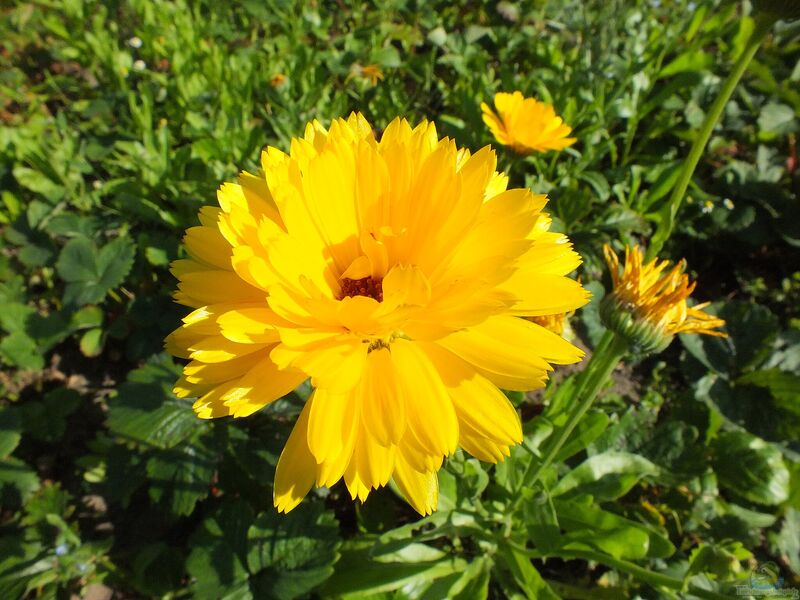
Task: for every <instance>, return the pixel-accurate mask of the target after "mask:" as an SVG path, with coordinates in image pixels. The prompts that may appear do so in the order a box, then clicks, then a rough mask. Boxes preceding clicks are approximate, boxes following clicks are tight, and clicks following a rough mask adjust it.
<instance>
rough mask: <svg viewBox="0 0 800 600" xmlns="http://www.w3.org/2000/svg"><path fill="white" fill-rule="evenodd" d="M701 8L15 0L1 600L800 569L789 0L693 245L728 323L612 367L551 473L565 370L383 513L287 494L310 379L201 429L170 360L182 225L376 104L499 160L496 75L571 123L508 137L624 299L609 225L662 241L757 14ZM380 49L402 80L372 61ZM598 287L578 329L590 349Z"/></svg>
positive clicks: (689, 207)
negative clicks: (93, 589) (471, 452)
mask: <svg viewBox="0 0 800 600" xmlns="http://www.w3.org/2000/svg"><path fill="white" fill-rule="evenodd" d="M690 5H692V7H690ZM694 5H695V3H690V2H684V1H683V0H663V1H662V2H649V1H644V0H638V1H634V2H623V1H622V0H614V1H612V2H600V1H597V0H591V1H588V2H578V1H577V0H570V1H567V2H552V1H551V2H548V1H535V2H534V1H532V0H531V1H528V2H517V3H514V2H505V1H504V2H499V3H489V2H487V3H475V2H466V1H465V0H459V1H456V2H432V3H420V2H409V1H407V0H392V1H390V2H381V3H358V2H355V3H340V4H333V3H306V2H291V1H283V0H281V1H267V2H252V1H247V0H245V1H242V2H237V3H223V2H211V1H208V0H200V1H197V2H191V3H190V2H186V1H185V0H178V1H175V2H173V1H167V0H129V1H127V2H115V1H108V2H101V1H99V0H85V1H78V0H63V1H49V0H48V1H47V2H39V3H28V2H18V3H16V4H14V5H13V6H11V7H8V8H4V9H3V10H2V11H1V12H0V32H1V33H2V35H0V190H2V191H0V200H1V202H0V233H2V237H0V249H1V250H2V251H1V252H0V361H2V364H3V372H2V374H0V375H1V376H2V377H1V378H0V385H1V386H2V388H3V392H4V394H3V396H4V400H2V401H0V505H2V511H0V597H2V598H16V597H46V598H62V597H69V594H71V593H74V594H78V595H81V594H84V593H86V590H87V589H88V588H89V586H91V585H96V584H104V585H106V586H109V587H110V588H112V589H114V590H118V591H119V593H120V594H123V595H126V597H127V596H131V597H178V596H187V595H189V596H192V597H197V598H296V597H305V596H308V595H321V596H323V597H327V596H334V597H344V598H362V597H372V598H387V599H388V598H397V599H399V598H443V597H452V598H465V599H466V598H482V597H508V598H557V597H565V598H586V597H593V598H594V597H597V598H605V597H614V598H618V597H636V596H639V597H647V598H656V597H658V598H670V597H677V596H679V595H684V596H686V595H688V596H689V597H691V596H699V597H720V596H719V595H720V594H721V595H725V594H727V595H729V596H730V595H733V594H734V593H735V592H734V591H733V590H732V586H735V585H737V583H738V584H741V583H743V582H744V583H747V581H748V580H747V577H748V576H749V575H750V573H751V571H752V570H753V569H754V568H755V567H756V565H757V564H759V563H765V562H767V561H771V562H775V563H776V564H777V565H779V570H780V571H781V573H782V574H783V575H782V576H783V577H784V578H785V580H786V582H787V585H790V584H794V586H795V587H800V583H798V582H799V581H800V579H798V578H800V545H799V544H798V540H800V483H799V482H800V454H798V453H799V452H800V446H798V441H797V440H800V408H799V407H800V403H799V402H798V400H799V399H800V313H798V306H800V302H798V300H800V275H798V266H797V265H798V264H800V262H798V258H800V203H798V191H800V175H798V164H797V142H796V136H797V133H798V120H797V114H798V111H800V94H798V92H797V90H796V88H797V81H798V80H800V37H799V36H800V33H799V30H798V27H797V25H796V22H795V24H794V25H792V24H786V23H782V24H779V25H778V27H777V28H776V29H775V31H774V34H773V35H772V36H771V37H770V38H768V41H767V43H766V45H765V46H764V47H763V48H762V50H761V51H760V52H759V54H758V55H757V56H756V59H755V61H754V62H753V63H752V65H751V67H750V70H749V72H748V73H747V74H746V75H745V77H744V80H743V82H742V84H741V85H740V87H739V88H738V89H737V91H736V93H735V94H734V97H733V98H732V100H731V102H730V103H729V104H728V106H727V108H726V110H725V113H724V115H723V118H722V121H721V122H720V124H719V126H718V127H717V128H716V129H715V131H714V136H713V138H712V141H711V144H710V146H709V149H708V150H707V152H706V155H705V157H704V159H703V161H702V162H701V165H700V168H699V170H698V171H697V173H696V176H695V178H694V180H693V182H692V184H691V186H690V189H689V197H688V199H687V203H686V204H685V205H684V206H683V208H682V210H681V213H680V215H679V219H678V223H677V229H676V231H675V233H674V234H673V236H672V238H671V239H670V241H669V242H668V244H667V246H666V253H667V254H668V255H670V256H671V257H673V258H676V259H677V258H680V257H686V258H687V259H688V262H689V265H690V266H691V267H692V268H693V269H695V270H696V271H697V272H698V274H699V277H698V279H699V280H700V282H701V283H700V288H699V289H698V291H697V294H698V295H699V297H701V298H702V299H709V300H717V301H718V302H717V303H715V304H714V305H713V307H714V308H715V310H716V311H717V313H718V314H719V315H720V316H722V317H723V318H724V319H725V320H726V321H727V323H728V326H727V328H728V329H727V330H728V332H729V334H730V337H729V338H727V339H720V338H706V337H699V336H694V337H693V336H681V339H680V341H675V342H674V343H673V345H672V346H671V347H670V348H669V349H668V351H667V352H666V353H664V354H662V355H660V356H658V357H655V358H650V359H646V360H642V361H639V362H638V363H635V364H632V365H625V367H624V369H621V370H618V372H617V374H616V375H615V383H614V385H613V386H612V387H611V388H610V389H608V390H606V391H605V393H604V395H603V397H602V399H601V403H600V404H599V405H597V406H596V407H595V408H594V409H593V410H591V411H590V412H588V413H587V414H586V416H585V417H584V418H583V419H582V420H581V422H580V423H579V424H578V427H577V428H576V429H575V431H574V432H573V433H572V435H571V436H570V438H569V440H568V441H567V443H566V444H565V445H564V446H563V447H562V448H561V450H560V451H559V453H558V454H557V457H556V459H557V460H556V461H555V463H554V464H552V465H549V466H548V467H547V468H545V469H544V470H543V473H542V477H541V478H540V479H539V481H538V483H537V484H536V486H534V487H533V488H524V487H523V486H522V485H521V482H522V480H523V477H524V474H525V472H526V471H528V470H529V469H536V468H538V467H539V466H540V465H541V459H542V456H544V455H545V454H546V452H547V450H548V448H549V447H550V445H551V444H553V443H554V440H555V436H556V434H557V433H558V431H560V428H562V427H564V420H565V407H566V406H568V405H569V402H570V400H571V395H570V394H571V390H572V386H573V385H574V379H573V378H572V377H568V378H566V379H564V378H563V377H561V378H560V381H558V383H557V385H555V386H550V387H549V388H548V389H547V390H546V392H545V393H544V394H543V395H542V394H538V395H530V396H529V397H521V396H518V395H517V396H515V395H513V394H510V395H511V397H512V399H513V400H514V401H515V403H517V404H518V405H519V408H520V411H521V414H522V415H523V420H524V427H525V434H526V437H525V442H524V444H523V446H521V447H518V448H516V449H514V451H513V453H512V456H511V458H510V459H508V460H506V461H505V462H503V463H501V464H499V465H497V466H496V467H494V466H491V465H488V464H485V463H480V462H478V461H477V460H475V459H472V458H469V457H468V456H466V455H463V454H462V453H460V452H459V453H458V454H456V455H455V456H454V457H452V458H451V459H449V460H448V461H447V465H446V468H445V469H444V470H443V471H442V472H441V477H440V482H441V499H440V510H439V512H437V513H435V514H433V515H432V516H430V517H427V518H424V519H419V518H418V517H417V516H416V515H414V514H411V512H410V511H409V509H408V508H406V507H405V505H404V504H403V503H402V502H400V501H398V499H397V497H396V494H395V492H394V491H393V490H384V491H382V492H379V493H376V494H374V495H372V496H370V499H369V500H368V501H367V502H366V503H365V504H364V505H360V504H354V503H353V502H351V500H350V499H349V497H348V496H347V493H346V491H344V489H343V488H342V487H341V486H340V487H336V488H334V489H332V490H330V492H327V491H324V490H322V491H318V492H316V495H313V497H311V498H309V499H307V500H306V501H305V502H304V503H303V504H302V505H301V506H299V507H298V508H297V509H295V511H294V512H292V513H290V514H289V515H288V516H278V515H277V514H276V513H275V511H274V509H273V508H272V502H271V498H272V489H271V485H272V477H273V475H274V468H275V464H276V462H277V459H278V456H279V453H280V449H281V447H282V445H283V443H284V442H285V440H286V438H287V436H288V432H289V429H290V425H291V423H292V421H293V420H294V418H295V417H296V416H297V413H298V411H299V408H300V407H301V405H302V402H303V400H304V399H305V398H306V396H307V393H308V390H307V389H306V388H305V387H301V388H300V389H298V390H296V391H295V392H293V393H292V394H290V395H289V396H287V397H286V398H284V399H282V400H280V401H278V402H276V403H275V404H274V405H272V406H271V407H270V408H269V409H267V410H264V411H261V412H260V413H258V414H256V415H254V416H253V417H252V418H249V419H246V420H241V421H239V420H237V421H232V420H231V421H222V422H204V421H200V420H197V419H196V418H195V417H194V415H193V414H192V412H191V410H190V404H189V402H188V401H185V400H181V399H178V398H176V397H175V396H174V395H173V394H172V392H171V388H172V384H173V383H174V380H175V378H176V376H177V373H178V367H177V365H176V364H175V363H174V362H173V361H172V359H170V358H169V357H167V356H166V355H165V354H163V353H162V350H161V348H162V340H163V338H164V336H165V335H166V334H167V333H168V332H169V331H171V330H172V329H173V328H174V327H176V325H177V324H178V322H179V315H180V309H179V308H178V307H176V306H175V305H174V304H173V301H172V298H171V292H172V290H173V287H174V280H173V279H172V278H171V276H170V275H169V273H168V265H169V262H170V261H172V260H174V259H176V258H179V257H180V256H181V252H182V251H181V250H180V249H179V241H180V236H181V235H182V232H183V230H184V229H185V228H186V227H188V226H191V225H194V224H195V218H196V217H195V215H196V212H197V209H198V208H199V207H200V206H202V205H204V204H211V203H212V202H213V199H214V197H215V189H216V187H217V186H218V185H219V183H221V182H222V181H225V180H231V179H232V178H233V177H234V176H235V175H236V173H237V171H238V170H239V169H248V170H255V169H257V166H258V158H259V153H260V150H261V149H262V147H263V146H264V145H266V144H270V145H274V146H277V147H281V148H285V147H286V145H287V143H288V140H289V139H290V137H291V136H292V135H295V134H297V133H299V132H301V131H302V127H303V126H304V124H305V123H306V122H307V121H308V120H310V119H312V118H319V119H321V120H322V121H327V120H328V119H330V118H332V117H336V116H341V115H344V114H346V113H347V112H349V111H350V110H361V111H363V112H364V113H365V114H366V115H367V116H368V118H369V119H370V121H371V122H373V123H375V124H376V125H379V124H386V123H387V122H388V121H389V120H390V119H391V118H393V117H394V116H396V115H398V114H400V115H404V116H407V117H408V118H409V119H412V120H413V119H419V118H421V117H427V118H430V119H433V120H435V121H436V123H437V126H438V127H439V128H440V130H442V131H443V132H444V133H446V134H448V135H450V136H452V137H454V138H455V139H457V140H458V142H459V144H460V145H464V146H467V147H470V148H472V149H477V148H479V147H481V146H483V145H485V144H487V143H490V142H491V136H490V134H489V132H488V131H487V130H486V128H485V127H484V125H483V124H482V122H481V115H480V102H481V101H488V100H490V99H491V97H492V96H493V93H494V92H495V91H512V90H515V89H519V90H522V91H524V92H525V93H527V94H530V95H535V96H537V97H538V98H540V99H542V100H544V101H547V102H551V103H553V104H554V105H555V106H556V109H557V111H558V112H559V114H561V115H563V117H564V119H565V121H566V122H567V123H569V124H570V125H572V126H573V128H574V135H575V136H576V137H577V138H578V140H579V141H578V143H577V144H576V145H575V146H573V147H571V148H569V149H567V150H565V151H564V152H562V153H560V154H558V155H552V154H545V155H532V156H530V157H527V158H519V157H516V156H514V155H513V154H511V153H510V152H508V151H504V150H500V151H499V160H500V165H501V167H503V168H507V169H508V170H509V173H510V177H511V178H512V181H513V182H514V183H515V184H516V185H527V186H530V187H532V188H533V189H534V190H535V191H537V192H547V193H548V194H549V195H550V197H551V202H550V205H549V208H550V210H551V211H552V213H553V216H554V220H555V222H556V225H557V227H558V228H559V229H562V230H564V231H567V232H568V233H569V235H570V237H571V238H572V239H574V240H575V242H576V245H577V247H578V249H579V250H580V252H581V253H582V255H583V256H584V258H585V265H584V269H583V272H582V274H581V276H582V278H583V280H584V281H585V282H587V283H588V284H589V287H590V288H591V289H592V290H593V291H594V292H595V295H596V297H597V299H598V300H599V297H600V296H602V283H603V279H602V270H601V263H600V260H599V256H600V249H601V246H602V243H604V242H606V241H609V240H621V241H622V242H636V241H639V240H645V239H646V238H647V236H648V235H649V234H651V233H652V231H653V228H654V226H655V225H656V224H657V223H658V219H659V218H660V217H659V214H660V211H661V209H662V208H663V205H664V202H666V199H667V197H668V196H669V192H670V190H671V187H672V186H673V184H674V183H675V180H676V179H677V177H678V170H679V167H680V161H681V159H682V158H683V156H684V155H685V153H686V152H687V149H688V147H689V145H690V144H691V141H692V139H693V136H694V132H695V130H696V128H697V127H698V126H699V124H700V123H701V122H702V120H703V117H704V114H705V112H704V111H705V110H707V108H708V106H709V104H710V102H711V101H712V100H713V97H714V94H715V92H716V91H717V90H718V88H719V85H720V81H721V78H723V77H724V76H725V74H726V73H727V71H728V70H729V69H730V66H731V64H732V63H733V62H734V61H735V60H736V58H737V57H738V56H739V54H740V53H741V52H742V49H743V44H744V41H745V40H746V37H747V34H748V32H749V28H751V27H752V19H750V18H749V17H748V16H747V15H746V13H747V10H748V8H747V5H745V6H744V7H742V6H739V5H738V4H737V3H730V2H723V1H721V0H707V1H705V2H697V3H696V6H694ZM368 64H376V65H378V66H379V68H380V69H381V70H382V72H383V74H384V79H383V80H382V81H379V82H377V83H376V84H373V83H372V82H371V81H370V80H369V78H367V77H364V76H362V75H360V67H362V66H365V65H368ZM278 74H281V75H283V76H284V77H283V79H282V80H281V79H280V78H276V76H277V75H278ZM605 283H607V281H606V282H605ZM596 306H597V303H596V301H595V302H593V303H592V304H591V305H590V306H589V307H587V308H586V309H585V310H583V311H582V312H581V313H580V314H579V315H577V316H576V317H575V318H574V319H573V328H574V329H575V330H576V331H577V333H578V334H579V335H580V337H581V339H582V340H583V341H584V342H586V343H587V344H588V345H589V346H592V345H594V344H595V343H596V342H597V340H598V338H599V335H598V329H599V323H598V319H597V309H596ZM599 333H602V332H601V331H600V332H599ZM556 377H557V378H559V376H556ZM715 594H717V595H715Z"/></svg>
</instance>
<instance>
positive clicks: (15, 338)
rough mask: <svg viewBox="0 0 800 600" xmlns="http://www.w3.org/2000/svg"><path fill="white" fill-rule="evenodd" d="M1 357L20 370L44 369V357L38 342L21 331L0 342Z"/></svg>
mask: <svg viewBox="0 0 800 600" xmlns="http://www.w3.org/2000/svg"><path fill="white" fill-rule="evenodd" d="M0 357H2V358H3V360H4V361H6V362H7V363H8V364H10V365H13V366H15V367H19V368H20V369H34V370H37V371H38V370H40V369H42V368H44V357H43V356H42V354H41V352H39V348H38V346H37V345H36V342H35V341H33V340H32V339H31V338H29V337H28V336H27V335H26V334H24V333H23V332H21V331H15V332H14V333H12V334H10V335H7V336H6V337H4V338H3V339H2V341H0Z"/></svg>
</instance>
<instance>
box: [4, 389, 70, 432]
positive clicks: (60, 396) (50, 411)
mask: <svg viewBox="0 0 800 600" xmlns="http://www.w3.org/2000/svg"><path fill="white" fill-rule="evenodd" d="M80 404H81V395H80V394H79V393H78V392H76V391H75V390H70V389H68V388H56V389H54V390H51V391H49V392H47V394H45V395H44V398H43V399H42V400H41V401H38V402H26V403H24V404H22V405H21V406H20V407H19V410H20V412H21V413H22V417H23V422H24V424H25V431H26V432H27V433H29V434H30V435H31V436H32V437H34V438H36V439H38V440H42V441H45V442H56V441H58V440H60V439H61V438H62V436H63V435H64V431H65V430H66V428H67V417H69V416H70V415H71V414H72V413H73V412H75V410H76V409H77V408H78V406H80Z"/></svg>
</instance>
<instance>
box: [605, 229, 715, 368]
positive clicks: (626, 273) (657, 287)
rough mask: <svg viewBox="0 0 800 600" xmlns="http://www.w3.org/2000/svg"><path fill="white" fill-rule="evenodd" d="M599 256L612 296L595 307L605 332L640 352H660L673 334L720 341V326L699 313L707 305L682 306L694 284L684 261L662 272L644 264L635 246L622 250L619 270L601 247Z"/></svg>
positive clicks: (665, 265) (666, 263) (614, 259)
mask: <svg viewBox="0 0 800 600" xmlns="http://www.w3.org/2000/svg"><path fill="white" fill-rule="evenodd" d="M603 252H604V254H605V257H606V262H607V263H608V268H609V270H610V271H611V280H612V283H613V291H612V293H611V294H609V295H608V296H607V297H606V298H605V299H604V302H603V305H602V306H601V315H602V316H603V318H604V321H605V323H606V326H608V327H609V328H610V329H612V330H614V331H615V332H617V333H619V334H621V335H624V336H626V337H628V338H629V339H630V341H631V342H632V343H634V344H636V345H638V346H639V347H640V349H641V350H643V351H645V352H650V351H657V350H660V349H663V348H665V347H666V346H667V345H668V344H669V342H671V341H672V336H674V335H675V334H676V333H703V334H706V335H714V336H719V337H725V336H726V334H725V333H723V332H721V331H715V329H716V328H717V327H722V326H724V325H725V321H724V320H722V319H720V318H718V317H715V316H713V315H709V314H708V313H705V312H703V310H702V309H703V308H705V307H706V306H708V302H706V303H703V304H697V305H695V306H688V304H687V302H686V301H687V299H688V298H689V296H690V295H691V294H692V292H693V291H694V289H695V287H696V285H697V282H691V283H690V282H689V276H688V275H687V274H686V273H684V270H685V269H686V261H681V262H679V263H678V264H677V265H675V266H674V267H672V268H671V269H669V270H667V269H668V267H669V266H670V262H669V261H667V260H664V261H661V262H659V261H658V259H653V260H652V261H650V262H649V263H645V261H644V254H643V253H642V250H641V249H640V248H639V247H638V246H634V247H633V248H630V247H628V246H626V247H625V266H624V268H623V269H622V271H621V272H620V265H619V259H618V258H617V255H616V254H615V253H614V251H613V250H612V249H611V247H610V246H609V245H608V244H606V245H605V246H603Z"/></svg>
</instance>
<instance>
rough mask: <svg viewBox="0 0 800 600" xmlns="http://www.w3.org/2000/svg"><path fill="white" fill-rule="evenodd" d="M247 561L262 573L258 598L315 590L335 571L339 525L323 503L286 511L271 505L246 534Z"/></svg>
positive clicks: (292, 595)
mask: <svg viewBox="0 0 800 600" xmlns="http://www.w3.org/2000/svg"><path fill="white" fill-rule="evenodd" d="M247 539H248V545H249V548H250V550H249V552H248V553H247V565H248V567H249V569H250V572H251V573H254V574H256V573H258V574H259V576H258V578H257V579H255V580H254V581H253V589H254V591H255V592H256V595H257V596H258V597H271V598H278V599H285V600H291V599H292V598H297V597H298V596H302V595H305V594H307V593H308V592H310V591H311V590H313V589H314V588H315V587H317V586H319V585H320V584H321V583H323V582H324V581H325V580H326V579H327V578H328V577H330V576H331V574H332V573H333V564H334V563H335V562H336V560H337V558H338V553H337V548H338V545H339V525H338V523H337V521H336V517H334V515H333V513H332V512H328V511H325V510H324V509H323V507H322V505H321V504H319V503H311V502H305V503H303V504H301V505H300V506H299V507H297V508H295V509H294V510H293V511H292V512H290V513H289V514H287V515H282V514H279V513H278V512H277V511H275V510H268V511H266V512H264V513H262V514H261V515H259V517H258V518H257V519H256V521H255V523H253V525H252V527H250V530H249V531H248V533H247Z"/></svg>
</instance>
